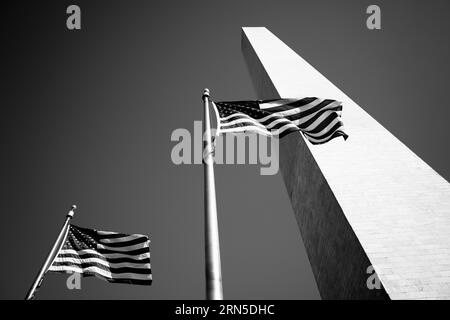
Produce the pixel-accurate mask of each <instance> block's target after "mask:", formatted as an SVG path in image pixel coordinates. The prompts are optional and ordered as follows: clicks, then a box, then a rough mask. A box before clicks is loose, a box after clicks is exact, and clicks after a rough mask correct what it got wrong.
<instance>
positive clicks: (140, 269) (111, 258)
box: [48, 225, 152, 285]
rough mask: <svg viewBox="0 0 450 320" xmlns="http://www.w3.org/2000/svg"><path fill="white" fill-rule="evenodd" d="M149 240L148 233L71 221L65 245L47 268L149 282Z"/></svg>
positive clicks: (123, 281)
mask: <svg viewBox="0 0 450 320" xmlns="http://www.w3.org/2000/svg"><path fill="white" fill-rule="evenodd" d="M149 243H150V240H149V239H148V237H147V236H144V235H140V234H132V235H128V234H123V233H117V232H108V231H98V230H92V229H86V228H80V227H77V226H75V225H70V226H69V229H68V232H67V237H66V240H65V242H64V245H63V246H62V247H61V249H60V250H59V252H58V255H57V256H56V257H55V260H54V261H53V263H52V265H51V266H50V268H49V269H48V270H49V271H55V272H78V273H81V274H83V276H96V277H99V278H102V279H104V280H107V281H109V282H117V283H129V284H142V285H150V284H151V283H152V273H151V267H150V248H149Z"/></svg>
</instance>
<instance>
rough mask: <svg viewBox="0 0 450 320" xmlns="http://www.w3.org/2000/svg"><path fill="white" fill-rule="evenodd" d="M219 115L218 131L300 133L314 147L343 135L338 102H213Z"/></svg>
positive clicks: (316, 100)
mask: <svg viewBox="0 0 450 320" xmlns="http://www.w3.org/2000/svg"><path fill="white" fill-rule="evenodd" d="M212 104H213V106H214V107H215V109H216V112H217V113H218V115H217V116H218V118H219V124H218V132H221V133H226V132H245V131H251V132H257V133H261V134H265V135H277V136H279V137H280V138H282V137H284V136H285V135H287V134H289V133H291V132H296V131H301V132H302V133H303V135H304V136H305V138H306V139H308V140H309V141H310V142H311V143H313V144H321V143H325V142H327V141H330V140H331V139H333V138H336V137H339V136H342V137H343V138H344V139H347V137H348V136H347V134H346V133H345V132H344V126H343V123H342V120H341V113H342V104H341V102H339V101H336V100H330V99H319V98H313V97H309V98H303V99H277V100H264V101H232V102H217V103H214V102H212Z"/></svg>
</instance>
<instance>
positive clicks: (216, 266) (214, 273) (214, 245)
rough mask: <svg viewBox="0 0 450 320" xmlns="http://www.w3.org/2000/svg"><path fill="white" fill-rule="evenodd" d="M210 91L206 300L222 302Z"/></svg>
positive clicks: (205, 101)
mask: <svg viewBox="0 0 450 320" xmlns="http://www.w3.org/2000/svg"><path fill="white" fill-rule="evenodd" d="M208 101H209V90H208V89H205V90H204V91H203V104H204V123H205V135H204V137H203V139H204V145H203V147H204V153H203V168H204V185H205V186H204V188H205V264H206V265H205V271H206V299H207V300H222V299H223V291H222V270H221V265H220V245H219V226H218V222H217V207H216V186H215V182H214V166H213V165H214V163H213V155H212V153H213V149H212V139H211V123H210V119H209V103H208Z"/></svg>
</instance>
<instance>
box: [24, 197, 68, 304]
mask: <svg viewBox="0 0 450 320" xmlns="http://www.w3.org/2000/svg"><path fill="white" fill-rule="evenodd" d="M76 208H77V206H76V205H73V206H72V208H71V209H70V211H69V212H68V213H67V215H66V221H64V224H63V227H62V229H61V231H60V232H59V235H58V238H57V239H56V241H55V243H54V244H53V247H52V250H50V253H49V254H48V256H47V259H45V262H44V264H43V265H42V267H41V270H40V271H39V273H38V275H37V277H36V279H35V280H34V282H33V285H32V286H31V288H30V290H28V293H27V296H26V297H25V300H31V299H33V297H34V293H35V292H36V289H37V288H38V287H39V286H40V284H41V282H42V280H43V278H44V275H45V273H46V272H47V270H48V268H50V265H51V264H52V263H53V260H54V258H55V255H56V254H57V253H58V251H59V249H60V248H61V246H62V245H63V243H62V242H63V241H64V239H63V238H64V237H65V236H66V234H67V228H68V226H69V222H70V219H72V217H73V215H74V212H75V209H76Z"/></svg>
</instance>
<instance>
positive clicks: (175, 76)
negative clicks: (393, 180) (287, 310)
mask: <svg viewBox="0 0 450 320" xmlns="http://www.w3.org/2000/svg"><path fill="white" fill-rule="evenodd" d="M28 3H29V4H26V2H20V4H15V5H12V7H10V8H3V7H2V10H1V11H2V12H1V18H0V20H1V30H0V35H1V47H2V50H1V57H2V59H1V60H0V61H1V62H0V63H1V72H0V74H1V77H2V80H1V94H0V99H1V100H0V101H1V103H0V111H1V116H0V121H1V125H0V128H1V129H0V130H1V136H0V137H1V138H0V139H1V147H2V157H1V160H0V164H1V166H0V170H1V171H0V176H1V177H2V179H1V184H0V185H1V201H0V210H1V215H0V228H1V232H0V237H1V238H0V240H1V241H0V246H1V252H2V262H3V263H1V265H0V274H2V277H1V279H0V298H3V299H22V298H23V297H24V296H25V294H26V291H27V289H28V287H29V286H30V285H31V283H32V281H33V279H34V276H35V275H36V273H37V271H38V270H39V267H40V265H41V264H42V263H43V261H44V258H45V256H46V254H47V253H48V251H49V250H50V247H51V245H52V243H53V241H54V239H55V238H56V235H57V233H58V231H59V228H60V227H61V224H62V223H63V220H64V216H65V213H66V212H67V210H68V209H69V207H70V205H72V204H77V205H78V208H79V209H78V211H77V213H76V215H75V218H74V220H73V223H74V224H77V225H80V226H83V227H90V228H97V229H100V230H109V231H117V232H124V233H144V234H148V235H149V236H150V238H151V240H152V243H151V252H152V269H153V276H154V283H153V284H152V286H150V287H139V286H129V285H119V284H109V283H107V282H104V281H101V280H98V279H95V278H86V279H82V290H79V291H76V290H74V291H69V290H67V289H66V284H65V281H66V278H67V276H66V275H61V274H48V275H47V276H46V278H45V280H44V283H43V285H42V288H41V289H40V291H39V292H38V293H37V298H38V299H203V298H204V297H205V289H204V286H205V281H204V247H203V169H202V166H201V165H181V166H176V165H174V164H172V162H171V158H170V153H171V150H172V148H173V146H174V145H175V143H173V142H171V141H170V136H171V133H172V131H173V130H174V129H177V128H186V129H188V130H190V131H192V130H193V122H194V120H201V119H202V104H201V93H202V90H203V88H204V87H209V88H210V90H211V94H212V97H213V98H214V99H216V100H246V99H255V98H257V97H256V94H255V91H254V89H253V87H252V83H251V79H250V77H249V75H248V71H247V69H246V66H245V63H244V60H243V57H242V53H241V49H240V28H241V27H242V26H265V27H267V28H268V29H269V30H271V31H272V32H273V33H274V34H275V35H277V36H278V37H279V38H280V39H281V40H283V41H284V42H285V43H286V44H287V45H289V46H290V47H291V48H292V49H293V50H295V51H296V52H297V53H298V54H300V55H301V56H302V57H303V58H305V59H306V60H307V61H308V62H310V63H311V64H312V65H313V66H314V67H316V68H317V69H318V70H319V71H320V72H321V73H322V74H324V75H325V76H326V77H327V78H328V79H330V80H331V81H332V82H333V83H334V84H336V85H337V86H338V87H339V88H340V89H341V90H342V91H344V92H345V93H346V94H347V95H349V96H350V97H351V98H352V99H353V100H354V101H355V102H357V103H358V104H359V105H360V106H361V107H362V108H364V109H365V110H366V111H367V112H369V113H370V114H371V115H372V116H373V117H374V118H375V119H377V120H378V121H379V122H380V123H381V124H383V125H384V126H385V127H386V128H387V129H388V130H390V131H391V132H392V133H393V134H394V135H395V136H397V137H398V138H399V139H400V140H401V141H402V142H404V143H405V144H406V145H407V146H408V147H409V148H411V149H412V150H413V151H414V152H415V153H416V154H417V155H418V156H419V157H421V158H422V159H423V160H424V161H425V162H427V163H428V164H429V165H431V167H433V168H434V169H435V170H436V171H437V172H438V173H439V174H441V175H442V176H443V177H444V178H446V179H447V180H449V178H450V166H449V165H448V164H449V163H450V152H449V150H448V147H447V146H448V139H449V137H450V134H449V132H448V125H447V122H448V118H449V115H450V111H449V110H450V109H449V108H448V106H447V102H446V99H447V93H448V74H450V65H449V64H448V57H449V56H450V43H449V41H448V38H449V36H448V35H449V31H450V21H449V20H448V17H447V15H448V12H450V3H449V2H448V1H433V2H432V5H431V4H430V2H429V1H424V0H421V1H395V2H394V1H377V2H376V3H377V4H378V5H379V6H380V7H381V10H382V30H379V31H369V30H368V29H367V28H366V17H367V15H366V13H365V10H366V8H367V6H368V5H370V4H373V3H372V2H370V1H364V0H362V1H361V0H360V1H356V0H354V1H331V0H330V1H323V0H319V1H318V0H315V1H300V0H297V1H256V0H255V1H253V0H251V1H211V0H210V1H197V0H195V1H129V2H125V1H95V2H94V1H70V2H69V1H58V2H52V3H49V2H48V1H28ZM73 3H75V4H77V5H79V6H80V7H81V10H82V30H81V31H69V30H67V29H66V27H65V23H66V17H67V15H66V13H65V11H66V7H67V6H68V5H70V4H73ZM331 98H332V97H331ZM344 108H345V106H344ZM344 122H345V118H344ZM216 187H217V200H218V211H219V212H218V213H219V222H220V237H221V238H220V239H221V250H222V267H223V286H224V296H225V298H227V299H319V298H320V296H319V293H318V291H317V287H316V284H315V281H314V277H313V275H312V272H311V268H310V265H309V262H308V259H307V256H306V253H305V250H304V247H303V244H302V242H301V236H300V234H299V232H298V229H297V225H296V221H295V219H294V216H293V212H292V209H291V207H290V203H289V199H288V196H287V194H286V191H285V187H284V184H283V181H282V177H281V175H280V174H278V175H275V176H260V175H259V166H257V165H251V166H247V165H221V166H216Z"/></svg>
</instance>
